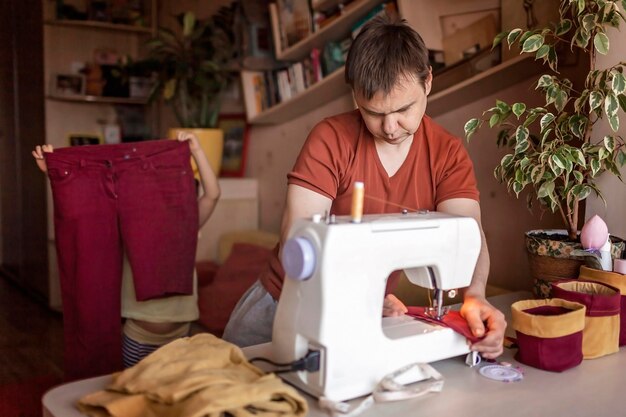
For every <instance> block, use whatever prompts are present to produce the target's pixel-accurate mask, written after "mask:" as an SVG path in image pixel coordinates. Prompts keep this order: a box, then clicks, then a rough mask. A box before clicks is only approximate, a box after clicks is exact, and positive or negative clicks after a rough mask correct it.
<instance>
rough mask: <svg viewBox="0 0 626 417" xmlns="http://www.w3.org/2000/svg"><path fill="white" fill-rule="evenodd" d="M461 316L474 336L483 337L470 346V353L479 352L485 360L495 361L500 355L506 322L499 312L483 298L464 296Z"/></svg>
mask: <svg viewBox="0 0 626 417" xmlns="http://www.w3.org/2000/svg"><path fill="white" fill-rule="evenodd" d="M461 316H462V317H463V318H465V320H467V324H468V325H469V328H470V330H471V331H472V333H473V334H474V336H476V337H482V336H485V337H484V338H483V339H481V340H480V341H478V342H476V343H474V344H472V345H471V346H470V349H471V350H472V351H477V352H480V354H481V355H482V356H483V357H484V358H486V359H495V358H497V357H498V356H500V355H501V354H502V342H503V341H504V330H505V329H506V320H505V319H504V314H502V312H501V311H499V310H497V309H496V308H495V307H494V306H492V305H491V304H489V303H488V302H487V300H486V299H485V298H484V297H476V296H472V295H469V294H466V295H465V300H464V301H463V306H462V307H461Z"/></svg>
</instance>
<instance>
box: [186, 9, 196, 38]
mask: <svg viewBox="0 0 626 417" xmlns="http://www.w3.org/2000/svg"><path fill="white" fill-rule="evenodd" d="M195 26H196V15H195V14H194V13H193V12H186V13H185V16H184V17H183V36H184V37H188V36H190V35H191V34H192V33H193V28H194V27H195Z"/></svg>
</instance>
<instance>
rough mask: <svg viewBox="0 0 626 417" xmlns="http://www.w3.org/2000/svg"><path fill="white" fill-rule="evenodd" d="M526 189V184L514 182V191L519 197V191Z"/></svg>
mask: <svg viewBox="0 0 626 417" xmlns="http://www.w3.org/2000/svg"><path fill="white" fill-rule="evenodd" d="M523 189H524V186H523V185H522V184H520V183H519V182H517V181H516V182H514V183H513V191H514V192H515V196H517V197H519V193H520V192H521V191H522V190H523Z"/></svg>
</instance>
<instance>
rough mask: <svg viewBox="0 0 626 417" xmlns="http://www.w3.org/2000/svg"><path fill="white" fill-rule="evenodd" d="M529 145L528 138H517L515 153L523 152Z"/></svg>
mask: <svg viewBox="0 0 626 417" xmlns="http://www.w3.org/2000/svg"><path fill="white" fill-rule="evenodd" d="M529 146H530V143H528V140H526V139H523V140H518V141H517V145H515V154H516V155H517V154H520V153H523V152H525V151H526V150H527V149H528V148H529Z"/></svg>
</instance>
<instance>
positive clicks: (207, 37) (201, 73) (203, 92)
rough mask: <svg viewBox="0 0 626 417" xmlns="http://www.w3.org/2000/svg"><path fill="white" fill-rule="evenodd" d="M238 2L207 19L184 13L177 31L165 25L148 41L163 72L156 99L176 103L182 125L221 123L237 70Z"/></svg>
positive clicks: (151, 60) (151, 58)
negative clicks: (227, 91)
mask: <svg viewBox="0 0 626 417" xmlns="http://www.w3.org/2000/svg"><path fill="white" fill-rule="evenodd" d="M235 7H236V2H235V3H233V4H232V5H231V6H224V7H222V8H220V9H219V11H218V12H217V13H216V14H215V15H214V16H212V17H210V18H209V19H206V20H200V19H197V18H196V16H195V14H194V13H193V12H186V13H182V14H180V15H178V16H177V21H178V23H179V25H180V31H179V32H178V33H175V32H174V31H172V30H170V29H168V28H164V27H160V28H159V29H158V33H157V36H156V37H155V38H153V39H150V40H149V41H148V42H147V45H146V46H147V48H148V52H149V57H148V59H147V61H148V62H149V63H150V67H151V68H152V69H153V70H155V72H156V73H157V75H158V77H157V81H156V84H155V86H154V88H153V90H152V93H151V96H150V97H151V100H154V99H155V98H156V97H159V96H160V97H162V98H163V99H164V101H165V102H166V103H167V104H169V105H171V107H172V109H173V111H174V114H175V115H176V118H177V119H178V122H179V123H180V127H184V128H214V127H215V126H216V125H217V119H218V115H219V112H220V101H219V98H220V94H221V93H222V91H223V90H224V89H225V87H226V86H227V85H228V83H229V82H230V81H231V80H232V79H233V78H234V77H235V75H236V73H235V72H234V71H233V67H234V66H233V62H234V60H235V58H236V51H237V48H236V42H235V34H234V32H233V27H234V24H233V23H234V20H235Z"/></svg>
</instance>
